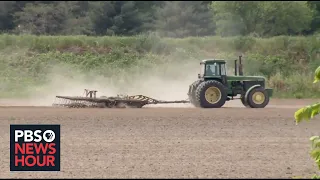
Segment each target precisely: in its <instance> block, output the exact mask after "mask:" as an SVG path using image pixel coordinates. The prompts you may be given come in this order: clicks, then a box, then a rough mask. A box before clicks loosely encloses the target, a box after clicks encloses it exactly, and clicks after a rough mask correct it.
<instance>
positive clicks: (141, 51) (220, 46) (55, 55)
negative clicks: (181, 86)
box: [0, 33, 320, 98]
mask: <svg viewBox="0 0 320 180" xmlns="http://www.w3.org/2000/svg"><path fill="white" fill-rule="evenodd" d="M316 38H317V36H310V37H285V36H280V37H274V38H253V37H228V38H222V37H217V36H207V37H197V38H196V37H188V38H182V39H176V38H161V37H160V36H158V35H157V34H156V33H147V34H140V35H137V36H130V37H118V36H103V37H92V36H34V35H23V36H16V35H8V34H3V35H0V72H1V73H3V75H2V77H1V76H0V80H1V81H2V82H6V84H7V85H6V86H5V87H6V88H5V89H3V90H2V92H8V93H9V92H10V93H9V95H10V96H11V94H12V96H13V93H20V92H18V91H23V90H24V88H23V87H35V86H37V85H38V84H44V83H47V81H48V79H46V76H47V75H46V74H48V71H50V69H52V68H53V67H55V66H60V65H61V66H64V65H67V66H68V67H72V68H73V69H75V70H78V71H79V72H80V73H82V74H87V73H93V74H100V75H101V76H103V77H108V78H116V76H117V75H119V72H121V73H120V74H121V77H123V79H130V78H131V77H132V74H143V73H144V71H142V70H141V69H144V68H145V69H148V70H150V71H154V70H157V71H159V73H162V72H165V69H160V68H159V67H163V66H172V63H181V64H183V65H184V64H190V63H194V64H195V66H194V67H193V69H194V71H195V72H194V74H195V76H194V77H195V78H196V74H197V73H196V71H197V70H198V68H197V67H196V65H197V64H198V62H199V60H201V59H206V58H222V59H226V60H232V61H231V62H228V73H231V74H233V73H234V72H233V68H234V67H233V66H234V62H233V60H234V58H236V57H237V56H238V55H239V54H238V52H239V51H240V52H243V57H244V73H245V74H246V75H263V76H265V77H267V79H268V81H267V82H268V86H269V87H271V88H274V90H275V92H274V95H275V97H281V98H292V97H295V98H303V97H307V98H314V97H317V96H320V86H319V84H318V83H314V84H312V81H313V74H311V73H309V71H310V69H311V68H313V67H314V66H315V65H316V64H317V63H319V62H320V59H319V57H320V56H319V55H320V53H318V52H317V51H316V50H314V49H317V48H318V47H320V41H316V40H314V39H316ZM308 52H310V53H308ZM311 52H312V53H311ZM311 63H312V64H313V65H311ZM165 64H167V65H165ZM172 68H175V67H172ZM186 71H189V69H188V70H186ZM178 72H180V71H177V74H178V75H179V73H178ZM164 74H165V73H164ZM180 75H181V74H180ZM181 76H182V75H181ZM183 76H184V75H183ZM127 83H130V80H128V81H127ZM309 84H312V86H311V87H310V88H305V87H306V86H308V85H309ZM17 86H19V87H17ZM20 86H21V87H20ZM3 94H6V96H7V95H8V94H7V93H3Z"/></svg>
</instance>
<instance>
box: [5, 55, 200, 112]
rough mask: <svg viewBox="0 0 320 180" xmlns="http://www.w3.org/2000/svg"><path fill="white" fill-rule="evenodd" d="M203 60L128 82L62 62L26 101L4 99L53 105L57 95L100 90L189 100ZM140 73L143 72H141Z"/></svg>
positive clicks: (153, 71)
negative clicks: (83, 70)
mask: <svg viewBox="0 0 320 180" xmlns="http://www.w3.org/2000/svg"><path fill="white" fill-rule="evenodd" d="M199 62H200V61H194V62H188V63H169V64H164V65H162V66H157V67H155V68H151V69H141V72H139V73H136V74H130V75H129V74H127V75H126V76H127V77H128V78H127V82H126V81H121V79H119V78H118V77H117V75H113V77H104V76H101V75H98V74H95V75H94V78H92V79H89V78H88V77H91V76H92V74H83V73H79V72H78V71H77V69H74V68H72V67H70V66H66V65H61V66H56V67H54V68H52V70H51V71H50V72H48V74H47V77H48V79H49V83H47V84H44V85H42V86H39V87H36V89H35V91H34V92H35V93H34V94H33V95H31V96H30V97H29V98H27V99H24V100H10V101H9V100H8V101H2V103H1V104H0V105H6V106H52V104H53V103H54V102H55V101H56V96H57V95H60V96H84V89H90V90H97V91H98V92H97V97H100V96H116V95H118V94H126V95H145V96H148V97H151V98H154V99H157V100H168V101H174V100H186V99H187V98H188V96H187V92H188V88H189V85H190V84H191V83H192V82H194V81H195V80H196V79H197V74H198V73H199V70H200V69H199ZM138 74H139V75H138ZM148 107H192V105H190V104H163V105H160V104H159V105H148Z"/></svg>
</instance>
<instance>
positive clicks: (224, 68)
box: [221, 64, 227, 76]
mask: <svg viewBox="0 0 320 180" xmlns="http://www.w3.org/2000/svg"><path fill="white" fill-rule="evenodd" d="M225 75H227V73H226V65H225V64H221V76H225Z"/></svg>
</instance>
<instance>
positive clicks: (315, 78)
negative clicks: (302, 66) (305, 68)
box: [313, 66, 320, 83]
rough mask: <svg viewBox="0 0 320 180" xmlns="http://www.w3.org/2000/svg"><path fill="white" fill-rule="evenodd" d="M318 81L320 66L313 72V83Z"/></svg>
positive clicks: (319, 78)
mask: <svg viewBox="0 0 320 180" xmlns="http://www.w3.org/2000/svg"><path fill="white" fill-rule="evenodd" d="M319 80H320V66H319V67H318V68H317V69H316V71H315V75H314V81H313V83H317V82H318V81H319Z"/></svg>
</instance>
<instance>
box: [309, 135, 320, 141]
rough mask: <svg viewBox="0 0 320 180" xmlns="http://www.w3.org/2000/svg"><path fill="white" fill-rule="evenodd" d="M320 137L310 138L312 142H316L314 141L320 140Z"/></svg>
mask: <svg viewBox="0 0 320 180" xmlns="http://www.w3.org/2000/svg"><path fill="white" fill-rule="evenodd" d="M319 138H320V137H319V136H312V137H311V138H310V141H312V142H313V141H314V140H316V139H319Z"/></svg>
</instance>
